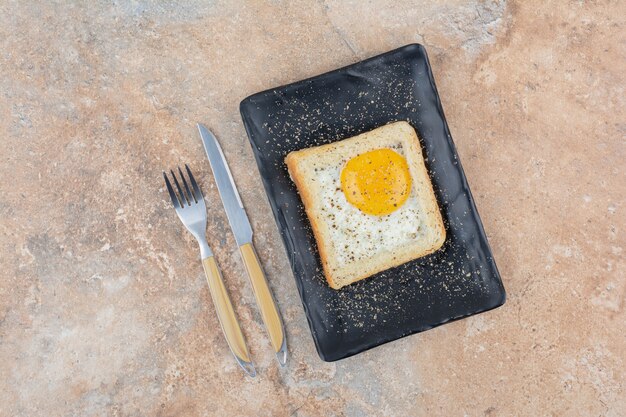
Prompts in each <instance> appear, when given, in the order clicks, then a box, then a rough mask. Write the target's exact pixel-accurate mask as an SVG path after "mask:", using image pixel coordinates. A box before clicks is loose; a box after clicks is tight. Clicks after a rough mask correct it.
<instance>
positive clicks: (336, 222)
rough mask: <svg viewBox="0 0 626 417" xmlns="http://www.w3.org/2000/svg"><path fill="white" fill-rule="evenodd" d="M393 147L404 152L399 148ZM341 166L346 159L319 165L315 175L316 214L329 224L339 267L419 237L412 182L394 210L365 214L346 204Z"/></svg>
mask: <svg viewBox="0 0 626 417" xmlns="http://www.w3.org/2000/svg"><path fill="white" fill-rule="evenodd" d="M394 150H395V151H397V152H398V153H400V154H401V155H403V152H402V149H401V147H397V148H396V147H394ZM355 156H356V155H355ZM344 165H345V161H344V162H343V163H342V164H340V165H336V166H327V167H324V168H319V169H318V171H317V177H316V180H317V181H318V184H319V186H320V189H321V190H322V192H321V195H320V198H321V206H322V209H321V212H320V214H318V217H320V220H322V219H323V221H324V222H325V223H326V224H327V225H328V233H329V235H330V237H331V241H332V244H333V245H334V247H335V249H336V254H337V261H338V264H339V266H343V265H345V264H347V263H352V262H355V261H359V260H361V259H365V258H369V257H372V256H375V255H377V254H379V253H384V252H391V251H393V250H395V249H397V248H400V247H402V246H404V245H407V244H409V243H412V242H414V241H416V240H417V239H419V238H420V234H421V228H422V227H421V220H420V204H419V201H418V199H417V196H416V194H415V190H414V186H415V185H414V184H412V185H411V193H410V195H409V198H408V199H407V200H406V201H405V202H404V204H403V205H402V206H400V207H399V208H398V209H397V210H395V211H394V212H392V213H390V214H388V215H385V216H375V215H371V214H366V213H364V212H362V211H361V210H359V209H358V208H356V207H355V206H353V205H352V204H351V203H349V202H348V200H346V196H345V194H344V193H343V191H342V190H341V170H342V169H343V167H344Z"/></svg>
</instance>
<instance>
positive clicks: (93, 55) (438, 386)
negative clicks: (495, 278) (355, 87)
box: [0, 0, 626, 417]
mask: <svg viewBox="0 0 626 417" xmlns="http://www.w3.org/2000/svg"><path fill="white" fill-rule="evenodd" d="M184 3H185V4H184V5H178V6H175V5H172V4H170V3H165V2H160V1H129V2H126V1H118V2H89V3H88V5H87V3H85V4H78V3H73V4H69V3H66V2H50V3H46V4H43V3H41V2H22V1H19V2H18V1H4V2H2V3H0V12H1V13H0V143H1V153H0V158H1V161H0V176H1V179H2V181H0V415H2V416H85V417H88V416H105V415H110V416H146V415H154V416H205V415H207V416H208V415H211V416H212V415H214V416H318V415H323V416H346V417H358V416H365V415H368V416H369V415H371V416H382V415H384V416H432V415H445V416H483V415H484V416H511V415H585V416H592V415H593V416H598V415H602V416H623V415H626V393H624V379H625V377H626V369H625V368H626V365H625V361H626V328H625V327H626V326H625V323H626V317H625V313H624V297H625V291H626V289H625V284H626V282H625V281H626V279H625V274H624V271H625V266H626V265H625V263H624V246H625V243H626V242H625V240H626V239H625V237H624V233H625V228H626V221H625V216H624V209H625V207H624V199H625V195H626V188H625V187H626V178H625V175H624V162H625V160H626V153H625V149H624V144H625V136H626V112H625V108H626V106H625V104H626V103H625V100H624V85H625V84H626V83H625V81H626V80H625V75H624V74H626V66H625V64H624V62H626V61H625V58H626V47H625V45H626V43H625V37H626V33H625V31H626V22H625V17H626V7H625V3H624V2H620V1H603V0H600V1H597V2H589V1H583V0H580V1H555V2H546V1H541V0H528V1H503V0H500V1H476V0H469V1H460V0H445V1H438V2H432V1H426V0H415V1H410V2H396V1H393V0H372V1H369V2H360V1H354V0H353V1H336V0H320V1H312V2H302V1H280V0H275V1H268V2H241V1H220V0H216V1H210V2H196V1H189V2H184ZM411 42H420V43H423V44H424V45H425V46H426V48H427V50H428V52H429V54H430V58H431V63H432V65H433V69H434V72H435V76H436V79H437V82H438V88H439V92H440V95H441V97H442V100H443V104H444V108H445V111H446V115H447V117H448V121H449V124H450V128H451V130H452V134H453V137H454V139H455V142H456V145H457V147H458V151H459V154H460V156H461V159H462V161H463V166H464V168H465V171H466V174H467V176H468V179H469V182H470V185H471V187H472V190H473V193H474V197H475V199H476V203H477V206H478V209H479V211H480V213H481V216H482V220H483V223H484V226H485V229H486V231H487V234H488V236H489V239H490V242H491V245H492V248H493V251H494V254H495V257H496V261H497V263H498V266H499V268H500V272H501V274H502V278H503V281H504V284H505V286H506V288H507V292H508V301H507V304H506V305H505V306H503V307H502V308H500V309H497V310H494V311H491V312H488V313H485V314H482V315H479V316H475V317H472V318H469V319H466V320H462V321H458V322H454V323H451V324H448V325H445V326H442V327H439V328H437V329H434V330H431V331H428V332H425V333H422V334H419V335H415V336H412V337H408V338H405V339H402V340H400V341H397V342H394V343H391V344H387V345H385V346H382V347H379V348H376V349H374V350H371V351H368V352H366V353H364V354H361V355H358V356H356V357H352V358H349V359H347V360H343V361H340V362H337V363H324V362H322V361H321V360H320V359H319V358H318V356H317V354H316V352H315V348H314V345H313V342H312V339H311V337H310V335H309V330H308V327H307V323H306V319H305V316H304V313H303V310H302V307H301V305H300V301H299V298H298V295H297V292H296V288H295V284H294V280H293V277H292V275H291V272H290V269H289V266H288V263H287V256H286V254H285V252H284V249H283V246H282V243H281V242H280V239H279V236H278V232H277V228H276V226H275V224H274V221H273V218H272V216H271V213H270V210H269V206H268V203H267V201H266V198H265V195H264V192H263V190H262V187H261V181H260V179H259V176H258V173H257V171H256V168H255V167H254V160H253V156H252V152H251V149H250V145H249V144H248V140H247V138H246V134H245V131H244V129H243V126H242V123H241V120H240V117H239V112H238V104H239V101H240V100H241V99H242V98H243V97H245V96H247V95H249V94H251V93H254V92H257V91H259V90H262V89H266V88H270V87H273V86H277V85H280V84H284V83H287V82H291V81H295V80H298V79H301V78H304V77H308V76H312V75H315V74H318V73H321V72H324V71H328V70H331V69H334V68H336V67H339V66H343V65H346V64H350V63H353V62H356V61H358V60H360V59H362V58H366V57H369V56H372V55H376V54H378V53H381V52H384V51H387V50H389V49H393V48H395V47H399V46H402V45H404V44H407V43H411ZM196 121H204V122H205V123H207V124H208V125H209V126H210V127H211V128H212V129H213V130H214V132H215V133H216V135H217V136H218V137H219V138H220V139H221V140H222V143H224V147H225V153H226V157H227V158H228V160H229V161H230V162H231V168H232V171H233V174H234V176H235V178H236V179H237V182H238V185H239V187H240V191H241V194H242V198H243V201H244V203H245V204H246V206H247V208H248V213H249V215H250V217H251V219H252V223H253V227H254V230H255V232H256V235H255V242H256V244H257V247H258V249H259V252H260V256H261V258H262V260H263V264H264V268H265V270H266V272H267V274H268V276H269V280H270V282H271V286H272V287H273V288H274V290H275V294H276V298H277V299H278V303H279V305H280V307H281V309H282V311H283V313H284V316H285V321H286V328H287V333H288V338H289V345H290V355H291V358H290V362H289V364H288V366H287V367H286V368H284V369H279V368H278V366H277V364H276V361H275V359H274V356H273V354H272V352H271V349H270V345H269V341H268V339H267V337H266V336H265V334H264V331H263V327H262V324H261V319H260V315H259V312H258V310H257V308H256V307H255V303H254V299H253V294H252V292H251V289H250V286H249V284H248V283H247V278H246V276H245V272H244V268H243V265H242V263H241V260H240V258H239V256H238V254H237V252H236V248H235V246H234V241H233V238H232V235H231V234H230V232H229V230H228V227H227V220H226V217H225V215H224V213H223V211H222V210H221V207H220V203H219V201H218V196H217V192H216V189H215V186H214V185H213V182H212V179H211V176H210V175H209V166H208V164H207V162H206V160H205V157H204V156H203V153H202V148H201V144H200V141H199V140H198V137H197V133H196V129H195V126H194V123H195V122H196ZM184 162H187V163H189V164H190V165H191V166H192V167H193V169H194V170H195V171H196V172H197V174H198V175H197V176H198V178H199V179H200V182H201V186H202V187H203V189H204V190H205V194H206V197H207V205H208V207H209V208H210V212H209V226H208V235H209V241H210V244H211V246H212V247H213V248H214V250H215V252H216V253H217V258H218V262H219V264H220V265H221V267H222V268H223V270H224V275H225V277H226V281H227V285H228V288H229V290H230V292H231V294H232V296H233V297H234V298H235V299H236V300H237V303H236V304H237V313H238V314H239V316H240V317H241V319H242V322H243V327H244V330H245V333H246V335H247V337H248V339H249V341H250V346H251V350H252V354H253V356H254V358H255V360H256V362H257V365H258V371H259V376H258V378H256V379H254V380H250V379H248V378H246V377H244V375H243V374H242V372H240V370H239V369H238V368H237V366H236V365H235V363H234V361H233V360H232V358H231V356H230V353H229V351H228V349H227V347H226V345H225V343H224V340H223V338H222V335H221V333H220V331H219V330H218V323H217V321H216V317H215V314H214V312H213V307H212V305H211V302H210V298H209V293H208V289H207V286H206V283H205V280H204V277H203V273H202V269H201V266H200V263H199V262H198V253H197V251H196V248H195V246H194V242H193V241H192V237H191V236H190V235H189V234H187V233H186V232H185V231H184V230H183V228H182V226H181V225H180V223H179V221H178V219H177V218H176V216H175V213H174V211H173V210H171V208H170V207H169V202H168V200H167V196H166V194H165V192H164V189H163V184H162V180H161V170H162V169H164V168H167V167H172V166H175V165H176V164H181V163H184Z"/></svg>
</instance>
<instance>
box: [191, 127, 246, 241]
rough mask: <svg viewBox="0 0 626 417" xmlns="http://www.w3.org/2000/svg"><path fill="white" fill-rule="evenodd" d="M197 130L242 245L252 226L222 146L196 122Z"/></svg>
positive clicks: (228, 214) (223, 201) (232, 227)
mask: <svg viewBox="0 0 626 417" xmlns="http://www.w3.org/2000/svg"><path fill="white" fill-rule="evenodd" d="M198 130H199V131H200V137H201V138H202V143H203V145H204V150H205V151H206V154H207V157H208V158H209V163H210V164H211V170H212V171H213V177H214V178H215V182H216V183H217V190H218V191H219V193H220V197H221V198H222V203H223V204H224V210H226V216H227V217H228V223H229V224H230V228H231V229H232V230H233V234H234V235H235V240H236V241H237V246H241V245H244V244H246V243H251V242H252V226H250V220H249V219H248V215H247V214H246V211H245V209H244V208H243V203H242V202H241V197H239V192H238V191H237V186H236V185H235V180H233V176H232V174H231V173H230V169H229V168H228V165H227V164H226V158H225V157H224V152H222V148H221V146H220V144H219V142H218V141H217V139H216V138H215V136H214V135H213V133H211V131H210V130H209V129H207V128H206V127H204V126H203V125H201V124H200V123H198Z"/></svg>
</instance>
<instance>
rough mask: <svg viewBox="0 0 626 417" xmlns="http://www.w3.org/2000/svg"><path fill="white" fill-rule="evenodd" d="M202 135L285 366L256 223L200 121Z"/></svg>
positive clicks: (279, 324)
mask: <svg viewBox="0 0 626 417" xmlns="http://www.w3.org/2000/svg"><path fill="white" fill-rule="evenodd" d="M198 130H199V131H200V137H201V138H202V143H203V144H204V150H205V151H206V154H207V157H208V158H209V164H210V165H211V170H212V171H213V177H214V178H215V182H216V184H217V190H218V191H219V193H220V197H221V199H222V203H223V204H224V209H225V211H226V216H227V217H228V223H229V224H230V228H231V229H232V231H233V234H234V235H235V240H236V241H237V246H239V251H240V253H241V257H242V259H243V263H244V265H245V267H246V272H247V273H248V277H249V278H250V283H251V284H252V290H253V291H254V297H255V298H256V302H257V304H258V306H259V310H260V311H261V318H262V319H263V323H264V324H265V328H266V330H267V333H268V335H269V338H270V342H271V343H272V347H273V348H274V352H275V353H276V358H277V359H278V363H279V364H280V365H281V366H284V365H285V363H286V362H287V338H286V337H285V328H284V326H283V321H282V319H281V317H280V313H279V312H278V307H277V305H276V301H275V300H274V296H273V295H272V292H271V290H270V287H269V285H268V283H267V278H266V277H265V273H264V272H263V268H262V267H261V262H260V261H259V257H258V255H257V253H256V250H255V249H254V245H253V244H252V226H250V220H248V216H247V215H246V211H245V210H244V208H243V203H242V202H241V198H240V197H239V193H238V192H237V186H236V185H235V181H234V180H233V176H232V174H231V173H230V169H229V168H228V163H227V162H226V158H225V157H224V152H222V148H221V147H220V144H219V143H218V141H217V139H216V138H215V136H214V135H213V134H212V133H211V131H209V129H207V128H206V127H204V126H203V125H201V124H200V123H198Z"/></svg>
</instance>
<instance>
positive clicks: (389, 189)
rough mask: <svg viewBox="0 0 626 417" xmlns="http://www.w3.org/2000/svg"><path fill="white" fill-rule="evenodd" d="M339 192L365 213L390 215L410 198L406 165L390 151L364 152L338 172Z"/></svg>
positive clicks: (409, 181)
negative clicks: (341, 191)
mask: <svg viewBox="0 0 626 417" xmlns="http://www.w3.org/2000/svg"><path fill="white" fill-rule="evenodd" d="M341 189H342V190H343V193H344V194H345V196H346V199H347V200H348V202H349V203H350V204H352V205H354V206H355V207H356V208H358V209H359V210H361V211H362V212H364V213H367V214H372V215H375V216H384V215H387V214H390V213H393V212H394V211H395V210H397V209H398V208H400V206H402V204H404V202H405V201H406V200H407V198H409V194H410V192H411V175H410V173H409V166H408V164H407V163H406V159H404V157H402V155H400V154H398V153H397V152H395V151H393V150H391V149H376V150H374V151H369V152H365V153H363V154H361V155H359V156H356V157H354V158H352V159H350V160H349V161H348V162H347V163H346V166H345V167H344V168H343V170H342V171H341Z"/></svg>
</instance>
